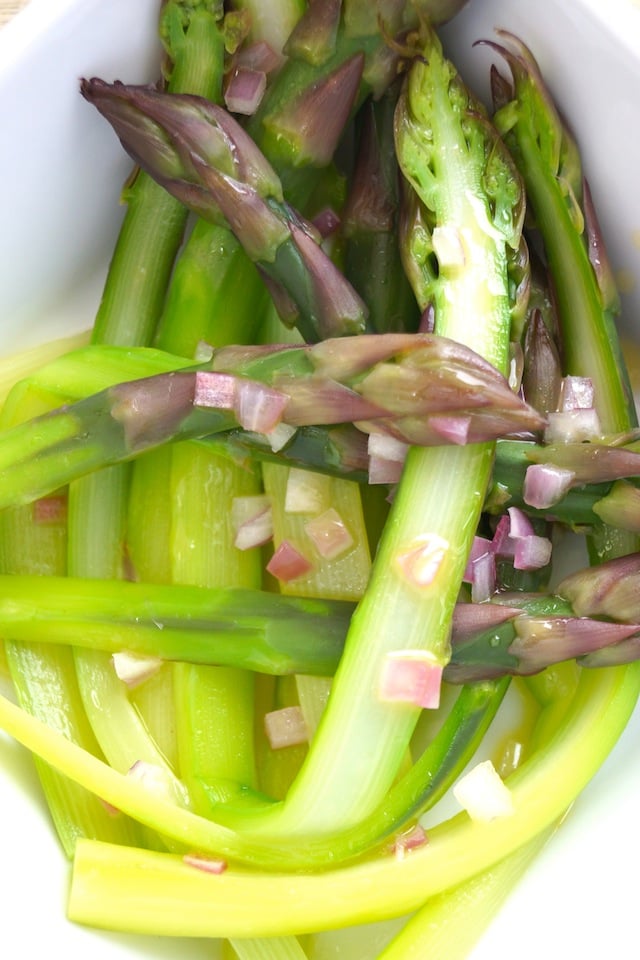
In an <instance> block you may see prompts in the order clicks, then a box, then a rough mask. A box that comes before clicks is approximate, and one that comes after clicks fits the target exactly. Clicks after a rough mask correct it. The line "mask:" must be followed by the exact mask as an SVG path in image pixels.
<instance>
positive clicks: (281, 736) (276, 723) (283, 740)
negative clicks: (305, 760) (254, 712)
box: [264, 706, 309, 750]
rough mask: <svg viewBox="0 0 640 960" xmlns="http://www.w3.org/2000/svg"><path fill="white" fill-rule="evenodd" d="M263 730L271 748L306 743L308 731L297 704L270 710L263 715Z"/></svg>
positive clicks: (278, 748)
mask: <svg viewBox="0 0 640 960" xmlns="http://www.w3.org/2000/svg"><path fill="white" fill-rule="evenodd" d="M264 730H265V733H266V735H267V740H268V741H269V746H270V747H271V749H272V750H281V749H282V748H283V747H293V746H296V745H297V744H300V743H307V741H308V740H309V733H308V731H307V725H306V723H305V721H304V715H303V713H302V710H301V708H300V707H299V706H294V707H283V708H282V709H281V710H272V711H271V712H270V713H266V714H265V717H264Z"/></svg>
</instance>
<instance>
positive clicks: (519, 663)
mask: <svg viewBox="0 0 640 960" xmlns="http://www.w3.org/2000/svg"><path fill="white" fill-rule="evenodd" d="M623 576H624V577H625V578H626V580H625V581H624V584H623V585H620V584H621V583H622V577H623ZM639 576H640V574H639V573H638V555H637V554H633V555H630V556H629V557H625V558H623V561H609V562H608V563H604V564H602V565H600V566H598V568H597V569H595V570H586V571H581V572H580V573H577V574H574V575H572V577H571V578H569V579H568V580H566V581H564V582H563V583H562V584H561V585H560V586H559V588H558V594H553V595H547V594H543V593H541V594H521V593H515V594H511V593H509V594H501V595H500V596H499V599H498V602H497V603H491V604H470V603H464V602H462V601H460V602H458V604H456V607H455V610H454V614H453V622H452V633H451V660H450V662H449V663H448V664H447V666H446V667H445V668H444V674H443V676H444V679H445V680H446V681H447V682H449V683H455V684H460V683H468V682H471V681H475V680H487V679H491V678H493V677H500V676H505V675H523V676H528V675H530V674H534V673H538V672H540V671H541V670H543V669H544V668H545V667H547V666H549V665H551V664H555V663H560V662H562V661H564V660H571V659H574V658H587V659H586V660H585V661H584V662H585V663H586V664H587V665H588V664H591V663H592V662H595V659H596V657H595V656H592V655H593V654H595V653H596V652H598V655H600V651H602V657H603V658H606V657H610V659H611V662H620V663H622V662H627V660H625V659H623V657H622V655H621V654H620V651H621V650H624V651H633V654H632V655H629V656H628V657H627V659H628V660H634V659H636V658H637V656H638V655H639V651H638V649H637V648H638V641H637V636H636V635H637V634H638V633H640V627H639V626H638V621H640V608H638V604H637V603H636V602H635V595H634V590H635V589H636V586H637V580H638V577H639ZM354 610H355V604H354V603H350V602H348V601H343V600H324V599H322V600H320V599H318V600H315V599H312V598H308V597H296V596H284V595H278V594H272V593H267V592H263V591H260V590H255V589H254V590H251V589H242V588H240V587H219V588H216V589H205V588H204V587H195V586H194V587H191V586H182V585H177V584H175V585H153V584H144V583H128V582H124V583H121V584H117V583H116V582H114V581H109V580H104V581H96V582H92V583H90V584H88V583H86V581H84V580H82V579H79V578H74V577H66V578H62V577H48V578H47V580H46V581H41V580H37V579H36V578H35V577H34V576H29V575H22V576H17V575H14V576H0V627H2V631H3V633H4V634H5V635H7V636H11V637H13V638H14V639H19V640H24V641H28V642H33V641H34V640H36V639H38V640H40V642H42V643H56V642H61V641H63V640H65V639H66V642H68V643H69V644H71V645H72V646H76V647H86V648H87V649H93V650H102V651H105V652H108V653H111V654H118V653H127V652H128V653H131V654H134V655H140V656H147V657H158V658H161V659H166V660H184V661H186V662H189V663H203V664H215V663H221V664H226V665H228V666H236V667H242V668H244V669H249V670H256V671H258V672H261V673H266V674H272V675H275V676H284V675H288V674H291V673H302V674H309V675H311V676H332V675H333V674H334V673H335V671H336V669H337V667H338V664H339V662H340V657H341V655H342V651H343V648H344V641H345V637H346V635H347V630H348V628H349V623H350V620H351V617H352V615H353V612H354ZM627 640H629V641H632V642H629V643H627V642H626V641H627ZM623 641H624V642H623ZM606 651H609V652H608V653H607V652H606ZM581 662H582V661H581Z"/></svg>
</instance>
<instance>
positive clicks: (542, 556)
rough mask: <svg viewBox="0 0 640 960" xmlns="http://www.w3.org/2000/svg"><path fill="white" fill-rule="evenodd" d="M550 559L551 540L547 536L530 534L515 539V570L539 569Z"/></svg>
mask: <svg viewBox="0 0 640 960" xmlns="http://www.w3.org/2000/svg"><path fill="white" fill-rule="evenodd" d="M550 560H551V541H550V540H549V538H548V537H538V536H536V535H535V534H531V535H530V536H528V537H522V538H520V539H518V540H516V545H515V550H514V553H513V565H514V567H515V569H516V570H540V569H541V567H546V565H547V564H548V563H549V561H550Z"/></svg>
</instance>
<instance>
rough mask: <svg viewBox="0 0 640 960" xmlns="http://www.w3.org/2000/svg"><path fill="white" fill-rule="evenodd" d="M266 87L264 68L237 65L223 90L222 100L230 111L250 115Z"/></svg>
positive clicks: (257, 105) (254, 110)
mask: <svg viewBox="0 0 640 960" xmlns="http://www.w3.org/2000/svg"><path fill="white" fill-rule="evenodd" d="M266 89H267V75H266V73H265V72H264V70H254V69H252V68H251V67H244V66H240V67H237V68H236V69H235V70H234V71H233V73H232V75H231V78H230V80H229V82H228V84H227V87H226V89H225V92H224V102H225V104H226V107H227V110H229V111H230V112H231V113H240V114H243V115H244V116H247V117H250V116H252V115H253V114H254V113H255V112H256V110H257V109H258V107H259V106H260V102H261V100H262V98H263V96H264V92H265V90H266Z"/></svg>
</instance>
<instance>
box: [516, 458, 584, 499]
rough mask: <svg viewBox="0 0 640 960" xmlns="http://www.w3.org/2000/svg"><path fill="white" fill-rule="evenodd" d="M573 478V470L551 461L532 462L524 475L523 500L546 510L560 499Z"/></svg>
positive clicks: (568, 488) (566, 491)
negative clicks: (558, 465) (557, 465)
mask: <svg viewBox="0 0 640 960" xmlns="http://www.w3.org/2000/svg"><path fill="white" fill-rule="evenodd" d="M574 479H575V473H574V472H573V470H565V469H563V468H562V467H556V466H554V465H553V464H552V463H532V464H531V465H530V466H529V467H527V471H526V473H525V475H524V487H523V491H522V496H523V499H524V502H525V503H527V504H528V505H529V506H530V507H535V508H536V509H537V510H546V509H548V508H549V507H552V506H553V505H554V504H556V503H559V502H560V500H562V498H563V497H564V496H565V495H566V494H567V493H568V492H569V490H570V489H571V485H572V483H573V481H574Z"/></svg>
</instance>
